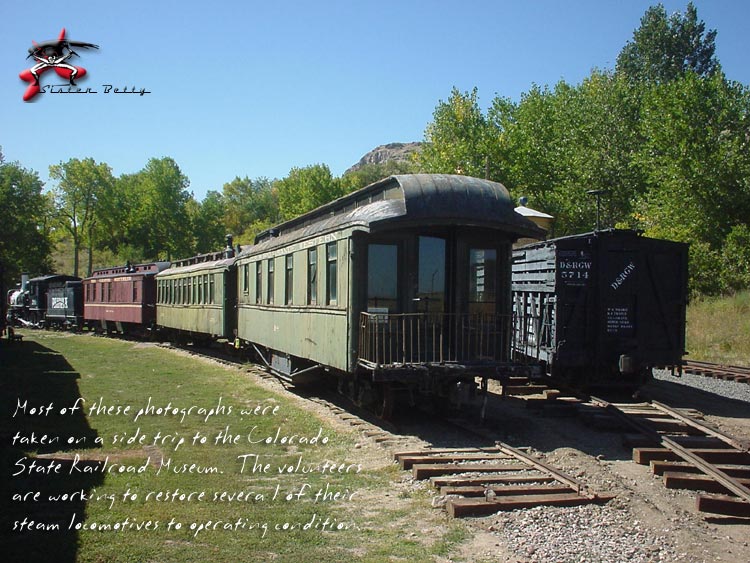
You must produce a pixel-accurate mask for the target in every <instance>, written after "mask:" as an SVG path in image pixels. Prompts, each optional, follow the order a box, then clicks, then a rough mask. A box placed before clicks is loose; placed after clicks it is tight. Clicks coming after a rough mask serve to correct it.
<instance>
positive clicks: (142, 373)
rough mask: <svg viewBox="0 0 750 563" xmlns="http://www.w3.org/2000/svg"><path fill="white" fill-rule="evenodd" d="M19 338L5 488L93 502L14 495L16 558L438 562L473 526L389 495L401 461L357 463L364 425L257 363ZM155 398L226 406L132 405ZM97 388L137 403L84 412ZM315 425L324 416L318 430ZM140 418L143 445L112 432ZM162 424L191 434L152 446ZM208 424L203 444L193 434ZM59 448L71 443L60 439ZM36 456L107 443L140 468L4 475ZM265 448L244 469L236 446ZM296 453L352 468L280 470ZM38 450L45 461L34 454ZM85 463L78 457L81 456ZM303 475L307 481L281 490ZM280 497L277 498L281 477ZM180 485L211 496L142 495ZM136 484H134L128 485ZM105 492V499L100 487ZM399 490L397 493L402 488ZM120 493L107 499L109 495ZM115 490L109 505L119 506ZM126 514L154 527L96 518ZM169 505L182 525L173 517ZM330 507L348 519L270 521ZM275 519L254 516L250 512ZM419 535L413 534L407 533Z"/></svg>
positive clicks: (9, 377)
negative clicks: (339, 420) (337, 415)
mask: <svg viewBox="0 0 750 563" xmlns="http://www.w3.org/2000/svg"><path fill="white" fill-rule="evenodd" d="M24 334H25V339H24V342H23V343H22V344H20V345H18V344H14V345H9V344H7V343H6V342H2V343H1V344H0V366H2V368H0V369H2V372H3V374H2V379H1V380H0V385H1V386H2V387H1V389H0V408H2V411H1V412H2V423H3V425H2V434H3V437H4V440H3V443H4V452H3V454H4V455H3V469H2V470H3V473H4V474H3V482H4V483H8V484H9V489H10V493H8V494H6V493H5V492H3V501H4V503H8V499H10V498H11V496H10V495H12V493H14V492H15V493H22V492H26V491H36V490H38V491H40V492H41V500H43V501H46V500H47V498H48V497H49V495H50V494H60V493H71V492H74V491H83V492H84V493H85V494H86V495H92V496H93V498H88V499H87V500H86V501H85V502H83V501H79V500H76V501H73V502H70V501H68V502H36V503H35V502H32V501H26V502H21V501H11V502H10V504H9V507H8V510H3V511H2V512H3V514H2V516H0V518H1V519H2V521H1V522H0V524H2V529H3V533H2V535H3V540H2V543H3V545H4V546H5V545H7V546H8V553H9V554H10V555H9V556H10V559H5V560H8V561H15V560H18V561H29V562H31V561H52V560H54V561H62V562H66V561H67V562H73V561H78V562H105V561H106V562H147V561H158V562H171V561H174V562H178V561H179V562H201V563H204V562H207V561H211V562H224V561H226V562H237V561H247V562H250V561H271V560H273V561H327V562H328V561H354V560H356V561H371V562H377V561H397V560H402V561H433V560H434V559H435V557H437V556H439V555H445V554H447V553H449V552H450V551H451V548H452V547H453V546H454V545H456V544H457V543H459V542H460V541H462V540H463V538H464V537H465V528H464V527H463V525H462V524H460V523H450V524H449V523H447V520H446V519H445V516H444V515H442V514H441V513H440V512H439V511H430V509H429V508H426V507H428V506H429V499H428V498H426V495H420V494H415V495H410V496H409V498H406V499H399V500H398V502H393V503H391V502H390V501H388V502H386V501H385V500H384V499H385V496H384V495H385V493H386V492H387V491H389V490H390V489H391V488H392V481H393V479H394V478H395V477H396V475H397V471H396V470H395V469H394V468H393V467H392V466H388V465H385V466H384V467H382V468H380V469H376V470H372V469H363V470H362V471H360V472H357V471H356V469H357V468H356V463H358V460H357V458H356V452H357V450H355V449H354V443H355V436H353V435H351V434H340V433H336V432H335V431H333V430H332V429H331V428H330V427H329V426H328V425H327V424H326V423H325V422H324V421H321V420H319V419H318V418H316V417H315V416H314V415H312V414H310V412H308V411H306V410H303V409H300V408H299V407H297V406H296V404H295V403H294V402H293V401H292V400H290V399H288V398H285V397H283V396H280V395H276V394H274V393H271V392H269V391H268V390H265V389H262V388H261V387H259V386H256V385H255V384H254V383H253V380H252V378H251V376H249V375H247V374H246V373H244V372H242V371H241V370H238V369H225V368H223V367H221V366H218V365H215V364H212V363H206V362H201V361H199V360H195V359H192V358H188V357H185V356H181V355H178V354H175V353H174V352H172V351H170V350H167V349H163V348H159V347H154V346H144V345H139V344H137V343H133V342H125V341H118V340H112V339H104V338H98V337H94V336H90V335H77V336H72V335H65V334H55V333H44V332H37V331H34V332H31V331H25V332H24ZM79 397H82V398H83V399H84V400H85V402H84V410H85V411H86V413H87V414H84V413H83V412H81V411H76V412H74V413H73V414H72V415H70V414H66V415H60V414H59V412H58V411H59V409H60V408H62V407H70V406H71V405H73V404H74V403H75V401H76V399H78V398H79ZM149 398H150V400H151V403H152V404H153V405H155V406H157V407H165V406H166V405H167V404H169V403H171V405H172V407H175V408H178V409H181V408H189V407H191V406H197V407H204V408H206V409H209V408H211V407H216V405H217V404H218V402H219V398H221V403H222V404H223V405H225V406H226V407H231V408H232V412H231V413H227V412H224V413H223V414H222V413H217V414H215V415H214V416H210V417H209V418H208V420H207V421H205V420H204V419H205V415H198V413H196V412H193V413H188V414H186V415H185V416H184V420H182V414H181V413H180V414H177V415H174V414H167V415H157V414H151V415H144V416H141V417H139V418H138V419H137V420H135V416H134V414H135V412H136V411H137V410H138V409H139V408H142V407H144V406H145V405H146V404H147V402H148V401H149ZM19 400H20V402H21V404H22V403H23V402H25V401H27V400H28V405H27V410H26V412H27V414H17V415H16V416H15V417H14V416H13V414H14V412H16V411H17V410H19V409H18V405H19ZM98 400H103V401H104V403H105V404H107V405H108V406H112V407H115V408H117V407H120V408H123V409H124V408H125V407H126V406H127V405H131V408H132V409H133V410H132V412H131V413H129V414H128V415H122V414H121V415H117V414H110V415H107V414H103V413H99V414H93V413H91V414H88V409H90V408H91V406H92V405H93V404H94V403H95V402H96V401H98ZM50 403H52V404H53V409H52V412H51V414H49V415H46V416H45V415H34V416H32V415H31V414H30V409H31V408H32V407H41V406H46V405H49V404H50ZM257 405H260V406H269V407H274V406H278V411H277V414H276V415H270V414H266V415H253V414H247V415H244V416H241V415H240V411H241V410H242V409H243V408H245V409H248V408H254V407H255V406H257ZM227 426H228V427H229V432H230V433H232V434H235V435H239V436H240V437H241V438H240V440H239V443H236V444H232V443H230V444H223V445H221V444H220V445H214V442H213V440H214V438H215V436H216V435H217V433H219V432H220V431H224V430H225V429H226V427H227ZM253 427H255V430H253V431H252V436H253V438H254V439H260V438H264V437H266V436H269V437H274V436H275V435H276V432H277V430H278V429H280V434H281V435H286V436H292V435H296V436H307V437H312V436H315V435H317V434H318V433H319V432H322V435H323V436H326V437H328V438H329V442H328V444H326V445H322V444H318V445H311V444H292V445H289V444H279V443H276V444H249V443H248V441H247V436H248V434H249V433H250V432H251V430H252V429H253ZM321 429H322V430H321ZM16 432H18V433H20V435H25V436H28V435H30V433H31V432H34V433H35V434H36V435H37V436H41V435H42V434H45V433H46V434H48V435H49V436H59V437H60V442H58V443H55V444H51V445H48V446H44V445H41V446H35V445H28V444H27V445H23V444H16V445H15V446H12V445H11V442H12V437H13V436H14V435H15V434H16ZM136 432H138V433H139V434H141V435H145V436H146V437H147V439H146V440H145V441H144V442H142V443H134V444H127V443H119V442H118V443H113V442H114V437H115V436H116V435H117V436H125V437H132V436H134V435H135V434H136ZM157 432H161V433H162V435H170V436H171V437H174V438H175V440H179V439H185V443H184V444H181V445H179V446H178V447H177V448H175V445H176V444H177V442H176V441H171V440H168V441H165V442H164V443H157V444H156V445H153V438H154V436H155V434H156V433H157ZM196 433H199V434H200V435H201V436H205V437H206V438H207V444H206V445H201V444H199V443H197V444H193V443H192V437H193V436H195V435H196ZM69 436H73V437H79V438H80V437H85V438H86V440H85V442H83V443H79V444H77V445H76V444H71V445H70V446H68V445H67V444H66V441H67V438H68V437H69ZM61 452H62V453H61ZM39 454H55V455H57V456H58V457H59V456H61V455H63V454H65V455H67V456H68V457H72V456H74V455H75V454H79V455H80V456H81V457H83V458H86V459H88V460H90V464H91V466H92V467H96V466H98V464H99V463H101V460H102V459H104V457H105V456H107V455H108V456H110V460H111V461H113V462H115V463H120V464H122V465H124V466H132V467H134V468H137V467H141V466H143V465H144V464H145V463H146V461H147V460H148V461H149V464H148V465H146V469H145V470H144V471H143V472H141V473H116V472H113V473H107V474H101V473H96V472H91V473H78V472H76V473H74V474H72V475H71V474H68V473H65V472H66V471H68V468H67V466H66V467H65V468H64V469H63V473H64V474H63V475H39V474H36V473H34V474H32V475H26V474H23V475H18V476H16V477H11V475H12V474H13V473H15V472H17V471H19V470H20V469H23V467H25V466H26V465H28V464H29V463H30V460H27V461H26V462H25V464H26V465H21V466H19V465H18V464H17V462H18V460H20V459H22V458H24V457H26V456H28V457H29V458H32V457H34V456H37V455H39ZM244 454H257V455H259V456H260V459H259V461H261V462H262V463H263V464H269V465H270V467H269V470H268V471H267V472H255V473H253V472H252V471H251V465H252V461H251V460H248V461H247V463H246V467H245V471H244V472H241V460H240V459H239V458H238V456H241V455H244ZM300 456H301V458H302V465H303V466H310V467H312V468H319V467H320V466H321V464H323V463H325V462H326V461H329V462H336V463H344V464H347V465H348V464H354V466H353V467H352V468H351V470H350V471H349V472H342V473H338V472H337V473H334V474H332V475H323V474H321V472H320V471H319V470H313V471H311V472H309V473H304V474H303V473H291V474H288V473H283V474H280V473H279V471H278V468H279V467H282V466H283V464H285V463H288V464H292V465H296V464H297V462H298V460H299V459H300ZM162 458H164V459H165V460H166V459H167V458H168V459H170V460H171V463H172V465H173V466H182V465H183V464H185V465H187V466H190V465H191V464H195V466H197V467H201V468H216V469H217V471H218V472H217V473H184V472H181V473H174V472H170V471H164V470H163V471H162V472H161V473H160V474H157V472H156V468H157V467H158V466H159V465H160V463H161V460H162ZM36 461H37V462H41V463H49V460H46V461H45V460H44V458H37V459H36ZM77 467H81V464H79V465H78V466H77ZM326 485H328V487H329V489H330V490H334V491H342V492H346V491H347V490H348V492H349V493H351V492H355V491H356V493H355V494H354V497H353V498H352V499H351V500H340V501H319V502H314V494H315V492H316V491H318V490H319V489H325V487H326ZM303 486H304V487H305V494H304V495H303V496H302V497H301V498H300V499H297V498H295V497H292V500H286V495H288V494H292V495H293V494H294V493H296V492H298V491H299V490H300V488H301V487H303ZM277 488H278V491H279V493H278V495H277V497H276V498H275V499H274V498H273V496H274V491H276V490H277ZM177 489H179V490H180V491H181V492H183V493H189V492H191V491H197V492H200V491H205V494H206V495H207V497H208V499H207V500H205V501H192V502H188V501H183V502H179V501H174V502H172V501H156V500H149V501H146V500H145V497H146V495H147V494H148V493H149V492H159V491H163V492H171V491H175V490H177ZM127 490H129V491H130V493H131V494H135V495H137V498H132V497H131V498H130V500H124V499H123V493H124V492H125V491H127ZM223 491H227V492H229V493H234V492H238V491H252V492H254V493H255V494H257V495H262V498H261V499H260V500H251V501H249V502H234V503H227V502H223V503H222V502H213V501H212V500H211V499H212V497H213V494H214V493H221V492H223ZM97 497H99V498H98V499H97ZM394 497H395V495H393V496H392V497H391V498H394ZM112 498H114V501H112ZM110 503H112V504H110ZM415 511H422V513H423V515H425V516H424V517H425V518H426V519H427V522H428V524H429V525H430V526H434V527H435V529H437V530H442V532H438V533H437V535H436V536H435V537H429V536H430V535H429V534H428V535H427V537H425V535H424V534H423V533H421V532H420V529H418V528H416V529H412V527H415V526H419V525H423V523H420V524H417V523H416V522H415V520H414V513H415ZM23 518H27V519H33V520H35V521H36V522H42V523H47V524H54V523H58V524H59V525H60V526H61V530H60V531H25V532H23V533H21V532H12V531H11V529H12V527H13V526H14V524H15V523H16V522H18V521H22V520H23ZM125 519H128V521H129V522H131V523H140V522H148V521H151V522H158V527H157V528H156V529H154V530H140V531H136V530H133V529H128V530H124V531H98V530H92V529H90V528H91V524H92V523H102V524H112V525H113V524H115V523H118V522H124V521H125ZM172 519H174V521H176V522H180V523H182V529H180V530H176V529H174V528H173V529H172V530H167V523H168V522H169V521H170V520H172ZM326 519H328V521H329V522H333V523H335V524H339V523H341V524H342V525H343V526H344V528H343V529H340V530H330V529H329V530H325V531H323V530H321V529H320V528H318V529H315V527H314V526H313V527H312V529H308V530H304V529H293V530H276V529H274V528H275V526H276V525H280V526H283V525H284V523H290V524H292V525H294V524H296V525H297V527H299V526H300V525H304V524H306V523H309V522H311V521H312V522H313V524H315V523H318V524H319V523H321V522H323V521H325V520H326ZM71 520H74V521H76V522H84V524H85V527H86V529H82V530H68V529H67V528H68V523H69V522H70V521H71ZM238 520H239V521H240V522H241V523H242V524H246V527H245V528H240V529H237V530H232V531H228V530H222V529H219V530H215V531H208V530H206V531H200V532H197V533H196V530H191V529H190V527H191V525H199V524H204V525H205V524H206V523H207V522H212V523H213V522H216V521H221V522H222V523H231V524H234V523H235V522H237V521H238ZM264 524H267V526H268V530H267V531H265V532H264V531H263V528H262V527H259V528H256V529H251V526H253V525H261V526H262V525H264ZM412 531H413V532H416V535H415V536H413V537H412V536H408V533H410V532H412Z"/></svg>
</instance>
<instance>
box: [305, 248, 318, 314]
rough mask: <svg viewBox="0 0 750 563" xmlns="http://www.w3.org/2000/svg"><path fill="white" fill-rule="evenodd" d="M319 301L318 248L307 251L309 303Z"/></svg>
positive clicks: (313, 303) (314, 303)
mask: <svg viewBox="0 0 750 563" xmlns="http://www.w3.org/2000/svg"><path fill="white" fill-rule="evenodd" d="M317 303H318V248H317V247H313V248H310V249H308V251H307V304H308V305H316V304H317Z"/></svg>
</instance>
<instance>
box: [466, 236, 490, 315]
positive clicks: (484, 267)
mask: <svg viewBox="0 0 750 563" xmlns="http://www.w3.org/2000/svg"><path fill="white" fill-rule="evenodd" d="M496 287H497V251H496V250H495V249H494V248H472V249H471V250H469V312H470V313H484V314H492V313H494V312H495V305H496V301H497V297H496V293H495V288H496Z"/></svg>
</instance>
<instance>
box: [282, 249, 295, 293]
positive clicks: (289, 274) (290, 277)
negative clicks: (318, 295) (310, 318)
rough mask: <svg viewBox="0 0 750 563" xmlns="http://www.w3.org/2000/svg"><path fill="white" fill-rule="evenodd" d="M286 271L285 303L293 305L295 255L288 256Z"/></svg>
mask: <svg viewBox="0 0 750 563" xmlns="http://www.w3.org/2000/svg"><path fill="white" fill-rule="evenodd" d="M285 261H286V270H285V272H284V302H285V303H286V304H287V305H291V304H292V302H293V301H294V255H293V254H287V255H286V259H285Z"/></svg>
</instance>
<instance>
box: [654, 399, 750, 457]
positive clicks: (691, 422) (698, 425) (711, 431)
mask: <svg viewBox="0 0 750 563" xmlns="http://www.w3.org/2000/svg"><path fill="white" fill-rule="evenodd" d="M651 404H652V405H653V406H654V407H656V408H657V409H658V410H660V411H662V412H663V413H665V414H668V415H669V416H671V417H673V418H676V419H677V420H679V421H680V422H683V423H685V424H687V425H688V426H691V427H692V428H695V429H697V430H700V431H701V432H703V433H705V434H708V435H709V436H712V437H714V438H717V439H719V440H721V441H722V442H724V443H725V444H728V445H730V446H732V447H733V448H736V449H738V450H742V451H743V452H747V451H750V446H748V444H747V443H746V442H741V441H740V440H737V439H735V438H732V437H731V436H727V435H726V434H724V433H723V432H720V431H719V430H716V429H715V428H711V427H710V426H708V425H706V424H703V423H702V422H699V421H697V420H695V419H693V418H690V417H689V416H685V415H684V414H681V413H679V412H678V411H676V410H675V409H673V408H672V407H669V406H667V405H665V404H664V403H660V402H658V401H651Z"/></svg>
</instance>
